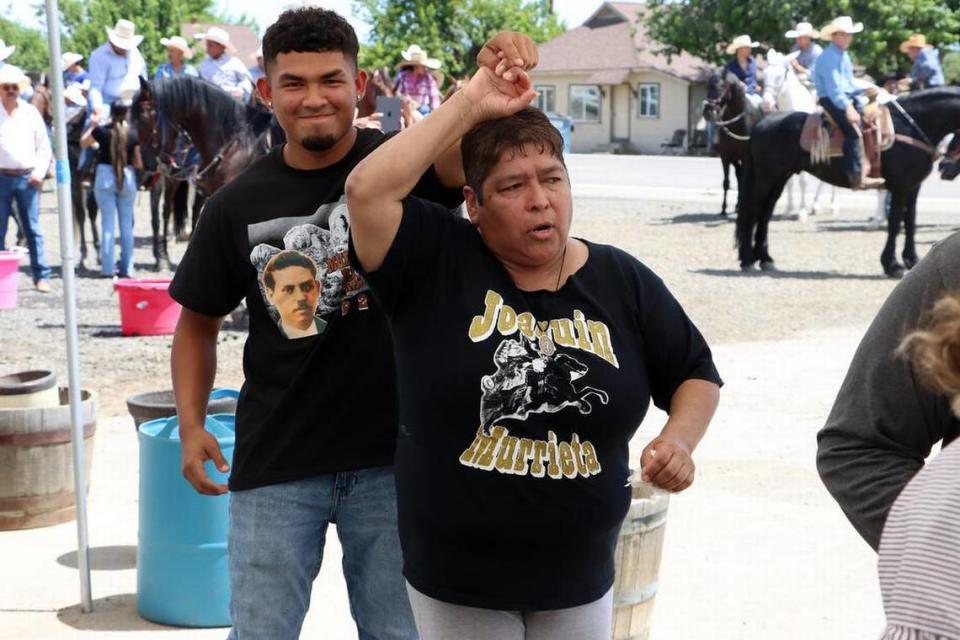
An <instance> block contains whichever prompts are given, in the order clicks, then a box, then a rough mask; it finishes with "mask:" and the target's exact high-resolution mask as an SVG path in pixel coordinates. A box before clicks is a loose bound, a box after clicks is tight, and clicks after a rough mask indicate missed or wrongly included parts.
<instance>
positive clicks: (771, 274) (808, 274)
mask: <svg viewBox="0 0 960 640" xmlns="http://www.w3.org/2000/svg"><path fill="white" fill-rule="evenodd" d="M690 273H699V274H702V275H705V276H721V277H727V278H729V277H734V278H770V279H772V280H778V279H779V280H889V278H887V276H885V275H883V274H882V273H878V274H875V275H874V274H870V275H868V274H863V273H840V272H838V271H759V270H756V271H741V270H740V269H694V270H692V271H690Z"/></svg>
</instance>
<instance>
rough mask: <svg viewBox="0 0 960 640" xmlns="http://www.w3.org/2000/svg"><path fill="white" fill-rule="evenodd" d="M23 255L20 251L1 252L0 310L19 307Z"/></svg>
mask: <svg viewBox="0 0 960 640" xmlns="http://www.w3.org/2000/svg"><path fill="white" fill-rule="evenodd" d="M21 255H22V254H21V253H20V252H19V251H0V309H13V308H14V307H16V306H17V283H18V282H19V280H20V256H21Z"/></svg>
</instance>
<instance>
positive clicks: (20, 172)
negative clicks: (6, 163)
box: [0, 169, 33, 177]
mask: <svg viewBox="0 0 960 640" xmlns="http://www.w3.org/2000/svg"><path fill="white" fill-rule="evenodd" d="M30 173H33V169H0V176H14V177H19V176H25V175H28V174H30Z"/></svg>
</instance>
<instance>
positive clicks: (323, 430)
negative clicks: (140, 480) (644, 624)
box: [170, 8, 533, 640]
mask: <svg viewBox="0 0 960 640" xmlns="http://www.w3.org/2000/svg"><path fill="white" fill-rule="evenodd" d="M518 43H521V44H522V45H523V46H524V47H528V46H531V47H532V46H533V44H532V43H531V42H530V41H529V39H527V38H526V37H525V36H520V35H519V34H509V33H502V34H498V35H497V36H495V37H494V38H493V39H491V41H490V42H488V43H487V45H486V46H485V49H484V51H483V53H482V54H481V56H480V62H481V64H484V65H485V66H489V67H490V68H494V67H496V65H497V63H498V62H499V60H500V56H501V55H506V56H509V57H515V56H516V51H517V46H518ZM357 50H358V44H357V38H356V35H355V34H354V32H353V29H352V28H351V27H350V25H349V24H348V23H347V22H346V21H345V20H343V18H341V17H340V16H338V15H337V14H336V13H334V12H332V11H326V10H323V9H319V8H304V9H299V10H294V11H287V12H285V13H284V14H283V15H281V16H280V18H279V19H278V21H277V22H276V23H275V24H274V25H272V26H271V27H270V28H269V29H268V30H267V32H266V34H265V35H264V38H263V54H264V55H263V57H264V63H265V68H266V73H267V75H266V77H265V78H261V79H260V80H259V81H258V87H257V88H258V91H259V93H260V97H261V99H262V100H263V102H264V103H265V104H267V105H270V106H271V107H272V109H273V110H274V113H275V114H276V117H277V120H278V122H279V123H280V125H281V126H282V128H283V130H284V132H285V134H286V137H287V142H286V144H284V145H283V146H277V147H275V148H274V149H273V150H272V151H271V152H270V153H269V154H267V155H266V156H265V157H263V158H261V159H260V160H258V161H257V162H256V163H254V164H253V165H252V166H251V167H250V168H249V169H247V170H246V171H245V172H244V173H242V174H241V175H240V176H238V177H237V178H236V179H235V180H234V181H233V182H231V183H230V184H228V185H226V186H225V187H223V188H222V189H220V190H219V191H218V192H217V193H216V194H214V195H213V196H212V197H211V198H210V199H209V200H208V202H207V203H206V206H205V207H204V211H203V215H202V216H201V218H200V221H199V223H198V225H197V229H196V231H195V233H194V236H193V238H192V240H191V243H190V247H189V248H188V250H187V252H186V254H185V255H184V258H183V260H182V262H181V263H180V266H179V268H178V270H177V273H176V276H175V277H174V280H173V283H172V284H171V287H170V293H171V295H172V296H173V297H174V299H176V300H177V301H178V302H180V303H181V304H182V305H183V311H182V314H181V317H180V321H179V324H178V326H177V331H176V335H175V336H174V343H173V353H172V357H171V369H172V374H173V384H174V389H175V391H176V398H177V413H178V416H179V419H180V437H181V441H182V446H183V474H184V476H185V477H186V478H187V480H189V481H190V482H191V484H193V486H194V487H195V488H196V489H197V491H199V492H200V493H204V494H211V495H216V494H221V493H224V492H225V491H227V487H226V486H223V485H217V484H215V483H213V482H211V480H210V478H209V477H208V476H207V475H206V473H205V471H204V464H205V463H206V462H207V461H212V462H213V463H214V464H215V465H216V466H217V467H218V468H220V470H221V471H226V470H227V468H228V465H227V461H226V460H225V459H224V458H223V456H222V454H221V452H220V449H219V447H218V445H217V442H216V439H215V438H214V437H213V436H212V435H211V434H209V433H207V432H206V431H204V429H203V420H204V413H205V409H206V402H207V397H208V395H209V393H210V390H211V387H212V384H213V381H214V378H215V375H216V340H217V335H218V332H219V328H220V326H221V323H222V321H223V317H224V316H225V315H226V314H228V313H230V312H231V311H232V310H233V309H234V308H235V307H236V306H237V304H238V303H239V302H240V301H241V300H243V299H244V298H245V299H246V302H247V307H248V309H249V312H250V333H249V336H248V338H247V342H246V345H245V348H244V363H243V365H244V376H245V379H246V381H245V383H244V386H243V389H242V391H241V394H240V399H239V403H238V407H237V422H236V425H237V438H236V447H235V450H234V457H233V461H232V469H231V475H230V483H229V488H230V491H231V496H230V529H229V534H228V535H229V541H228V542H229V544H228V548H229V552H228V553H229V558H228V560H229V570H230V586H231V618H232V621H233V625H234V628H233V631H232V632H231V637H232V638H239V639H241V640H244V639H246V638H253V639H256V640H259V639H261V638H269V639H271V640H285V639H287V638H290V639H292V638H297V637H298V636H299V631H300V627H301V625H302V622H303V618H304V615H305V614H306V610H307V607H308V604H309V600H310V588H311V585H312V583H313V580H314V579H315V578H316V576H317V573H318V571H319V569H320V561H321V558H322V554H323V544H324V539H325V536H326V529H327V526H328V524H329V523H331V522H332V523H335V524H336V525H337V532H338V534H339V537H340V541H341V544H342V547H343V567H344V577H345V579H346V582H347V591H348V594H349V597H350V610H351V613H352V615H353V617H354V619H355V621H356V624H357V629H358V634H359V637H360V638H362V639H368V638H370V639H374V638H376V639H388V638H391V639H392V638H403V639H406V638H415V637H416V630H415V627H414V624H413V618H412V614H411V612H410V605H409V602H408V600H407V595H406V591H405V586H404V582H403V577H402V575H401V555H400V548H399V540H398V536H397V520H396V518H397V516H396V489H395V486H394V480H393V468H392V465H393V456H394V449H395V446H396V437H397V424H398V417H397V392H396V381H395V377H394V363H393V351H392V345H391V341H390V335H389V329H388V326H387V322H386V319H385V317H384V315H383V311H382V309H381V308H380V307H379V305H377V303H376V301H375V300H373V299H372V297H371V296H370V295H369V291H368V288H367V283H366V281H365V280H364V278H363V277H362V276H361V275H360V274H359V273H357V272H355V271H354V270H353V269H352V268H351V266H350V262H349V259H348V255H347V244H346V233H347V230H348V229H349V227H350V220H349V211H348V210H347V206H346V204H345V198H344V183H345V181H346V178H347V175H348V174H349V173H350V171H351V170H352V169H353V167H354V166H356V164H357V163H358V162H359V161H360V160H362V159H363V158H364V157H365V156H366V155H367V154H369V153H370V152H371V151H372V150H373V149H375V148H376V147H377V146H378V145H379V144H381V143H382V142H383V140H384V139H385V136H384V135H383V134H382V133H380V132H378V131H375V130H372V129H360V130H358V129H356V128H355V127H354V126H353V117H354V112H355V107H356V104H357V96H358V95H363V92H364V89H365V84H366V75H365V74H364V73H363V72H361V71H358V70H357ZM463 181H464V177H463V169H462V163H461V159H460V149H459V144H456V145H453V146H452V147H451V148H450V149H448V150H447V151H446V152H444V153H443V154H442V156H441V157H440V158H439V159H438V161H437V163H436V165H435V166H434V169H433V170H432V171H429V172H428V173H427V174H426V175H425V176H424V178H423V180H421V181H420V183H419V185H418V186H417V189H416V191H417V193H418V195H419V196H420V197H422V198H425V199H427V200H432V201H434V202H439V203H442V204H443V205H445V206H449V207H453V206H456V205H458V204H459V203H460V202H461V201H462V195H461V191H460V189H461V187H462V185H463ZM284 256H286V257H284ZM281 261H282V262H283V263H287V262H289V263H291V264H292V265H294V266H293V267H288V268H285V269H282V270H280V271H278V270H277V269H273V270H272V272H271V265H272V266H274V267H276V266H277V264H278V263H279V262H281ZM309 264H313V265H314V266H315V270H314V271H313V272H312V273H311V270H310V269H309V268H308V267H306V268H304V267H303V266H296V265H309ZM288 271H289V272H298V273H299V275H300V276H302V277H301V278H299V280H297V279H294V281H295V282H286V281H285V286H286V285H289V286H290V287H292V288H291V289H290V291H289V293H290V295H291V296H293V295H294V293H296V292H297V291H296V290H297V289H298V286H299V285H303V286H304V287H305V288H307V289H310V291H309V294H310V295H309V296H306V295H305V296H304V299H303V300H302V301H300V300H299V299H296V298H291V300H290V301H289V302H288V301H287V300H286V299H283V300H281V298H282V293H281V292H278V291H277V287H279V286H280V282H279V280H278V275H277V274H278V273H286V272H288ZM265 272H266V273H265ZM271 273H272V276H271ZM311 280H313V281H314V282H315V283H317V284H318V285H319V286H318V287H317V288H316V289H314V288H313V287H312V286H311V285H310V282H309V281H311ZM300 293H304V294H306V293H307V292H306V291H301V292H300ZM311 318H313V327H314V328H316V331H313V330H311V323H310V322H309V321H310V319H311ZM304 327H306V328H305V329H304Z"/></svg>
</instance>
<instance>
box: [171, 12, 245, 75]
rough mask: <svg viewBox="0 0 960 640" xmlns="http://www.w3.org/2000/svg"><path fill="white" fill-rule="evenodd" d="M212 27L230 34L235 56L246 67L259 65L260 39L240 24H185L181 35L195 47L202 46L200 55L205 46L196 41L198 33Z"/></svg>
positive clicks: (182, 26) (181, 27) (181, 26)
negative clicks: (258, 50) (258, 49)
mask: <svg viewBox="0 0 960 640" xmlns="http://www.w3.org/2000/svg"><path fill="white" fill-rule="evenodd" d="M210 27H220V28H221V29H223V30H224V31H226V32H227V33H229V34H230V44H231V45H233V55H235V56H237V57H238V58H240V61H241V62H243V64H244V65H246V66H248V67H249V66H252V65H254V64H256V63H257V57H256V55H255V54H256V52H257V48H258V47H259V46H260V38H259V37H258V36H257V34H256V32H255V31H254V30H253V29H251V28H250V27H248V26H246V25H240V24H214V23H210V24H207V23H203V22H184V23H182V24H181V25H180V35H181V36H183V37H184V38H186V39H187V42H189V43H190V44H191V46H193V45H194V43H197V44H200V47H199V49H196V50H197V51H199V52H200V53H202V52H203V44H202V43H200V42H199V41H197V40H195V39H194V35H195V34H197V33H205V32H206V31H207V29H209V28H210Z"/></svg>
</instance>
